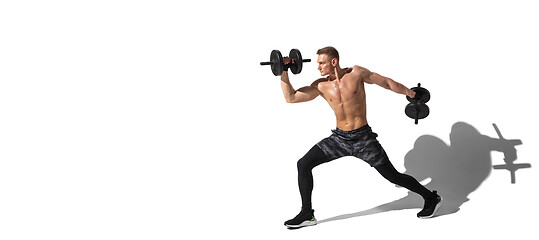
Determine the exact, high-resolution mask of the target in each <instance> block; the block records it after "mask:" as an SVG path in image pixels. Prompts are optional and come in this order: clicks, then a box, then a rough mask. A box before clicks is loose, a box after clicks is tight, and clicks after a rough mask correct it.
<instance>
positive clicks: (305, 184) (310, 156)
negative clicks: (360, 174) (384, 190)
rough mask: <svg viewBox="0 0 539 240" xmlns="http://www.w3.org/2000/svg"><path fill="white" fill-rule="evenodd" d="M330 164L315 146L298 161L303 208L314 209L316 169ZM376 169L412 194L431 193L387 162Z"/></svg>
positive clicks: (427, 194)
mask: <svg viewBox="0 0 539 240" xmlns="http://www.w3.org/2000/svg"><path fill="white" fill-rule="evenodd" d="M326 162H329V159H328V158H327V157H326V154H324V152H322V150H321V149H320V147H318V146H317V145H314V147H312V148H311V150H309V152H307V154H305V156H303V157H302V158H301V159H300V160H299V161H298V183H299V192H300V194H301V202H302V208H303V209H307V210H310V209H312V204H311V195H312V191H313V174H312V170H313V168H314V167H316V166H318V165H320V164H322V163H326ZM375 169H376V170H377V171H378V172H379V173H380V174H381V175H382V176H383V177H384V178H385V179H387V180H389V181H390V182H392V183H394V184H397V185H399V186H402V187H404V188H406V189H408V190H410V191H412V192H415V193H417V194H419V195H421V196H422V197H423V198H427V197H428V196H429V195H430V194H431V191H429V190H428V189H427V188H425V187H424V186H423V185H421V184H420V183H419V182H418V181H417V180H416V179H415V178H413V177H412V176H409V175H406V174H402V173H399V172H398V171H397V170H396V169H395V167H393V164H391V162H389V161H388V162H387V163H385V164H383V165H381V166H378V167H375Z"/></svg>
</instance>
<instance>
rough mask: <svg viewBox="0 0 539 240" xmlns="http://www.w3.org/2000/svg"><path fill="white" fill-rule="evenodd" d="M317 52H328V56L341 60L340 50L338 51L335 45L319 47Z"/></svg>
mask: <svg viewBox="0 0 539 240" xmlns="http://www.w3.org/2000/svg"><path fill="white" fill-rule="evenodd" d="M316 54H318V55H320V54H326V55H328V57H329V58H330V59H334V58H336V59H337V60H339V52H338V51H337V49H335V48H334V47H325V48H320V49H318V51H317V52H316Z"/></svg>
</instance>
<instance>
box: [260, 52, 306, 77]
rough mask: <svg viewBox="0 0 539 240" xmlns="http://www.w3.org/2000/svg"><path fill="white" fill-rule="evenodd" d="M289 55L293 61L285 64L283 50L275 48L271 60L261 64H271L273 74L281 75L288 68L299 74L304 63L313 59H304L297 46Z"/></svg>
mask: <svg viewBox="0 0 539 240" xmlns="http://www.w3.org/2000/svg"><path fill="white" fill-rule="evenodd" d="M289 56H290V59H291V60H292V61H291V63H289V64H287V65H285V64H284V61H283V55H281V52H280V51H279V50H273V51H271V55H270V61H269V62H261V63H260V65H271V72H273V75H275V76H280V75H281V74H282V73H283V71H284V70H285V69H286V68H290V70H291V71H292V73H293V74H298V73H300V72H301V69H302V68H303V63H304V62H310V61H311V59H303V58H302V57H301V52H300V51H299V50H297V49H295V48H294V49H292V50H290V53H289Z"/></svg>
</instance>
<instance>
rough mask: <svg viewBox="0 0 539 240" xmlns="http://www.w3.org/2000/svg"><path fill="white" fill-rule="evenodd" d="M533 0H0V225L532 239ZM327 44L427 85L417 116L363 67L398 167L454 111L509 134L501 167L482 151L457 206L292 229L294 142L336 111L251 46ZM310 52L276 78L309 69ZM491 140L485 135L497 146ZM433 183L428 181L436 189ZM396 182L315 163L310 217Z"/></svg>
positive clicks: (308, 74)
mask: <svg viewBox="0 0 539 240" xmlns="http://www.w3.org/2000/svg"><path fill="white" fill-rule="evenodd" d="M536 10H537V8H536V5H535V4H534V3H533V2H532V1H447V2H433V1H369V2H366V1H331V2H329V1H324V2H322V1H301V2H295V1H294V2H292V1H262V2H255V1H196V2H178V1H85V2H80V1H77V2H73V1H46V2H43V1H4V2H2V3H1V4H0V238H2V239H180V238H181V239H183V238H189V239H210V238H219V237H225V238H230V237H234V238H239V239H296V238H304V237H308V238H310V239H327V238H328V237H338V238H339V239H344V238H346V239H352V238H354V239H357V238H363V237H382V236H383V238H386V237H387V238H390V237H401V238H404V239H407V238H414V237H417V236H420V234H427V235H428V236H433V235H434V236H436V237H438V238H440V239H454V238H462V237H486V238H493V237H496V238H498V237H499V238H509V237H517V238H519V239H531V238H532V236H536V235H537V230H536V229H534V228H533V227H534V225H533V226H532V223H531V222H532V221H528V220H526V219H528V217H533V216H534V215H537V214H538V209H537V206H535V205H533V204H532V202H530V200H532V201H533V199H536V198H537V191H535V189H536V188H537V187H536V183H537V182H538V177H537V176H538V174H537V167H538V165H537V162H536V161H535V160H537V157H536V153H535V152H533V151H534V150H533V149H534V148H535V146H537V145H538V144H539V142H538V140H537V136H536V135H537V133H539V132H538V128H537V126H536V121H537V114H536V113H535V111H534V110H533V109H534V108H533V106H534V105H535V104H534V103H537V94H536V93H535V92H536V91H535V88H536V82H537V80H539V74H537V71H536V67H537V64H538V63H539V59H538V54H539V46H538V42H539V35H538V33H537V31H536V29H537V22H539V16H537V14H536ZM328 45H331V46H334V47H336V48H337V49H338V50H339V51H340V53H341V65H342V66H351V65H361V66H364V67H366V68H368V69H370V70H371V71H374V72H378V73H380V74H382V75H385V76H387V77H391V78H393V79H395V80H396V81H399V82H401V83H403V84H405V85H407V86H410V87H413V86H415V85H416V84H417V83H418V82H421V83H422V85H423V86H424V87H426V88H428V89H429V90H430V91H431V94H432V100H431V101H430V102H429V103H428V105H429V107H430V109H431V115H430V116H429V117H428V118H427V119H425V120H421V121H420V124H419V125H414V124H413V120H411V119H409V118H407V117H406V116H405V115H404V107H405V105H406V104H407V101H406V100H405V98H404V97H403V96H399V95H396V94H393V93H391V92H389V91H387V90H384V89H381V88H379V87H377V86H372V85H369V86H367V95H368V116H369V123H370V125H371V126H372V127H373V129H374V130H375V131H376V132H377V133H378V134H379V135H380V137H379V140H380V141H381V142H382V144H383V146H384V147H385V148H386V150H387V151H388V153H389V155H390V157H391V159H392V162H393V164H394V165H395V166H396V167H397V169H399V170H401V171H404V170H405V169H404V165H403V161H404V160H403V159H404V156H405V155H406V153H407V152H408V151H410V150H411V149H412V148H413V145H414V142H415V140H416V139H418V137H420V136H422V135H433V136H436V137H438V138H440V139H442V140H443V141H444V142H446V143H447V144H449V133H450V132H451V127H452V125H453V124H455V123H456V122H466V123H468V124H470V125H472V126H473V127H475V128H476V129H477V130H478V131H479V132H480V133H481V134H483V135H487V136H490V137H492V138H497V134H496V132H495V131H494V129H493V127H492V123H496V124H497V125H498V127H499V128H500V130H501V132H502V133H503V135H504V137H505V138H507V139H521V140H522V142H523V144H522V145H520V146H517V151H518V160H517V163H531V164H532V168H530V169H524V170H519V171H517V183H516V184H510V182H509V173H508V172H507V171H499V170H493V171H492V173H491V175H490V176H489V178H487V179H486V180H485V181H484V182H483V184H482V185H481V186H480V187H479V188H478V189H477V190H476V191H475V192H473V193H472V194H471V195H470V201H469V202H467V203H465V204H463V205H462V207H461V210H460V211H459V212H457V213H454V214H450V215H444V216H441V217H437V218H434V219H430V220H426V221H425V220H422V221H420V220H418V219H416V218H415V213H416V212H417V211H416V209H413V210H403V211H392V212H386V213H380V214H374V215H369V216H363V217H356V218H350V219H347V220H343V221H333V222H328V223H325V224H320V225H318V226H316V227H313V228H307V229H301V230H298V231H288V230H286V229H285V227H284V226H283V225H282V223H283V222H284V221H285V220H287V219H289V218H291V217H293V216H294V215H295V214H297V212H298V211H299V209H300V202H299V193H298V191H297V185H296V169H295V164H296V161H297V160H298V159H299V158H300V157H301V156H302V155H303V154H304V153H305V152H306V151H307V150H308V149H309V148H310V147H311V146H312V145H314V144H315V143H316V142H317V141H319V140H321V139H322V138H324V137H326V136H328V135H329V134H330V133H331V132H330V129H332V128H334V127H335V126H334V124H335V123H334V116H333V113H332V112H331V110H330V108H329V107H328V106H327V104H326V103H325V102H324V101H323V100H322V99H316V100H314V101H312V102H309V103H302V104H287V103H285V101H284V98H283V96H282V92H281V89H280V83H279V78H278V77H275V76H273V75H272V74H271V71H270V70H269V67H267V66H260V65H259V62H261V61H267V60H269V53H270V51H271V50H273V49H280V50H281V51H282V52H283V53H284V54H286V53H287V52H288V51H289V50H290V49H291V48H298V49H300V50H301V52H302V54H303V57H304V58H311V59H313V61H314V60H315V59H316V54H315V52H316V50H317V49H319V48H321V47H325V46H328ZM318 77H319V76H318V72H317V70H316V63H314V62H311V63H305V65H304V69H303V72H302V73H301V74H300V75H294V76H292V77H291V79H292V83H293V85H294V86H295V87H296V88H298V87H301V86H304V85H308V84H310V83H311V82H312V81H313V80H315V79H316V78H318ZM503 157H504V155H503V154H502V153H499V152H493V153H492V162H493V164H503ZM442 194H443V193H442ZM404 195H406V191H405V190H403V189H398V188H395V187H394V186H392V185H391V184H389V183H387V182H385V180H383V179H382V178H381V177H380V176H379V175H378V174H377V173H376V172H375V171H374V170H373V169H371V168H370V167H369V166H368V165H366V164H364V163H362V162H361V161H358V160H355V159H352V158H344V159H341V160H340V161H335V162H332V163H330V164H326V165H324V166H322V167H320V168H317V169H315V192H314V193H313V203H314V204H315V208H316V209H317V212H316V214H317V217H318V218H319V220H321V219H327V218H331V217H335V216H338V215H343V214H348V213H354V212H358V211H362V210H365V209H369V208H372V207H374V206H377V205H379V204H381V203H386V202H388V201H392V200H395V199H398V198H401V197H402V196H404Z"/></svg>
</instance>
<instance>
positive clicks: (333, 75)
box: [328, 66, 346, 81]
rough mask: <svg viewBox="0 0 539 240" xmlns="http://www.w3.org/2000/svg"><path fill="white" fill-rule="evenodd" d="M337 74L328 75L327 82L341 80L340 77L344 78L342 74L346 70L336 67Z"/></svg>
mask: <svg viewBox="0 0 539 240" xmlns="http://www.w3.org/2000/svg"><path fill="white" fill-rule="evenodd" d="M336 68H337V73H332V74H329V76H328V78H329V81H333V80H337V79H342V77H343V76H344V74H345V73H346V70H345V69H343V68H341V67H339V66H337V67H336Z"/></svg>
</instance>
